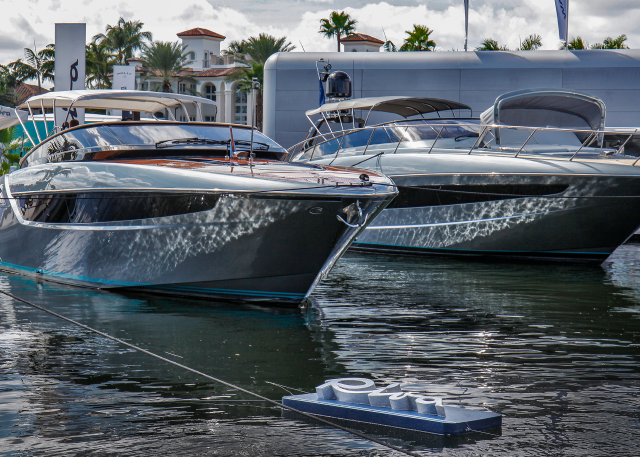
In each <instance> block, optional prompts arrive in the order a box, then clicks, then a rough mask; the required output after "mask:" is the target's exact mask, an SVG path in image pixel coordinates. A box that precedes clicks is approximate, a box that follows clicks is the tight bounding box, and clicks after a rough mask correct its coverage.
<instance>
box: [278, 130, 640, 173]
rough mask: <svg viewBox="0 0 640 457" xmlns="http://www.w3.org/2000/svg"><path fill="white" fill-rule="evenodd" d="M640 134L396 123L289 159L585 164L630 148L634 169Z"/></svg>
mask: <svg viewBox="0 0 640 457" xmlns="http://www.w3.org/2000/svg"><path fill="white" fill-rule="evenodd" d="M639 131H640V128H631V127H629V128H626V127H621V128H609V129H603V130H589V129H566V128H555V127H527V126H505V125H495V124H479V123H471V122H465V121H463V120H446V121H445V120H437V119H436V120H434V122H429V120H420V121H419V122H414V121H401V122H397V121H395V122H389V123H385V124H378V125H373V126H367V127H362V128H353V129H345V130H334V131H330V132H327V133H317V134H315V135H313V136H311V137H307V138H306V139H305V140H303V141H300V142H298V143H296V144H294V145H293V146H291V147H290V148H289V149H288V153H289V158H288V159H289V160H290V161H313V160H320V159H332V160H331V162H333V161H334V160H336V159H337V158H338V157H339V156H340V155H341V154H345V151H349V155H362V156H366V155H367V154H369V155H371V156H372V157H375V156H380V155H383V154H387V153H389V154H396V153H398V151H402V150H403V149H411V150H412V152H423V153H426V154H430V153H432V152H433V151H434V150H437V152H438V153H443V152H456V153H464V152H465V151H466V153H467V154H474V153H480V154H487V153H492V154H496V155H500V156H507V157H522V156H523V155H525V154H526V157H527V158H541V159H542V158H544V159H558V160H567V158H568V160H569V161H574V160H579V159H580V158H581V157H579V155H578V154H579V153H580V152H583V153H587V152H588V153H589V158H590V159H593V155H594V154H597V155H604V156H611V155H613V154H617V155H625V154H624V152H625V148H630V149H633V150H634V152H637V153H638V154H634V155H625V157H624V158H628V159H630V160H633V163H631V165H632V166H635V165H636V163H638V161H639V160H640V133H639ZM632 140H633V141H632ZM372 157H370V158H372ZM364 160H368V159H364ZM364 160H363V161H364Z"/></svg>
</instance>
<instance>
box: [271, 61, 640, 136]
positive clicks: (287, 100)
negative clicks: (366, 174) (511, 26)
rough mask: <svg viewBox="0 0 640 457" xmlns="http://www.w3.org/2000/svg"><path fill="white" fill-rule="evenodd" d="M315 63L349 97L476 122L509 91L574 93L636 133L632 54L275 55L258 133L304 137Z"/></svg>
mask: <svg viewBox="0 0 640 457" xmlns="http://www.w3.org/2000/svg"><path fill="white" fill-rule="evenodd" d="M321 58H322V59H324V60H325V61H329V62H330V63H331V65H332V71H335V70H342V71H345V72H347V73H348V74H349V75H350V76H351V79H352V86H353V96H354V97H355V98H361V97H378V96H390V95H409V96H417V97H434V98H445V99H449V100H455V101H460V102H462V103H466V104H467V105H469V106H471V108H472V109H473V115H474V116H478V115H479V114H480V113H481V112H482V111H484V110H485V109H487V108H489V107H490V106H492V105H493V102H494V101H495V99H496V97H497V96H498V95H501V94H504V93H505V92H509V91H512V90H516V89H527V88H540V87H546V88H565V89H576V90H579V91H583V92H587V93H590V94H593V95H594V96H596V97H599V98H601V99H602V100H603V101H604V102H605V104H606V106H607V126H611V127H616V126H640V50H638V49H620V50H580V51H564V50H563V51H489V52H487V51H485V52H480V51H476V52H474V51H470V52H340V53H338V52H282V53H279V54H275V55H273V56H271V57H270V58H269V60H267V62H266V63H265V67H264V91H263V97H264V111H263V113H264V114H263V115H264V121H263V123H264V124H263V125H264V133H265V134H267V135H268V136H269V137H271V138H273V139H274V140H276V141H277V142H278V143H280V144H282V145H283V146H286V147H289V146H291V145H293V144H295V143H297V142H299V141H302V140H303V139H304V137H305V135H306V134H307V132H308V131H309V127H310V124H309V122H308V120H307V118H306V117H305V114H304V113H305V111H306V110H309V109H314V108H317V107H318V76H317V73H316V61H318V60H320V59H321ZM463 115H465V116H466V115H468V114H466V113H463ZM372 118H373V119H375V117H373V115H372Z"/></svg>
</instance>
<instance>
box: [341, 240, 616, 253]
mask: <svg viewBox="0 0 640 457" xmlns="http://www.w3.org/2000/svg"><path fill="white" fill-rule="evenodd" d="M353 244H370V245H375V246H390V247H394V248H410V249H429V250H438V251H464V252H511V253H519V254H529V253H530V254H536V253H537V254H544V253H550V254H581V255H585V254H586V255H594V254H596V255H611V252H569V251H504V250H500V249H493V250H489V249H487V250H484V249H455V248H427V247H423V246H403V245H398V244H384V243H359V242H357V241H355V242H354V243H353Z"/></svg>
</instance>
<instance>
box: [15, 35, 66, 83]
mask: <svg viewBox="0 0 640 457" xmlns="http://www.w3.org/2000/svg"><path fill="white" fill-rule="evenodd" d="M55 57H56V51H55V45H53V44H49V45H47V47H45V48H44V49H42V50H41V51H37V50H36V49H35V46H34V49H30V48H24V58H25V61H23V60H20V59H18V60H16V61H15V62H11V63H10V64H9V65H8V67H9V69H10V71H11V72H12V73H13V74H14V75H15V78H16V80H17V81H19V83H23V82H24V81H26V80H29V79H35V80H36V81H38V90H39V91H42V83H43V82H44V81H51V82H53V72H54V70H55Z"/></svg>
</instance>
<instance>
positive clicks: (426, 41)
mask: <svg viewBox="0 0 640 457" xmlns="http://www.w3.org/2000/svg"><path fill="white" fill-rule="evenodd" d="M405 33H407V35H409V36H408V37H407V38H406V39H405V40H404V43H403V44H402V46H400V51H433V50H435V48H436V42H435V41H433V40H431V39H430V36H431V34H432V33H433V30H431V29H430V28H429V27H427V26H426V25H416V24H414V25H413V30H407V31H406V32H405ZM392 44H393V43H392Z"/></svg>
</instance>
